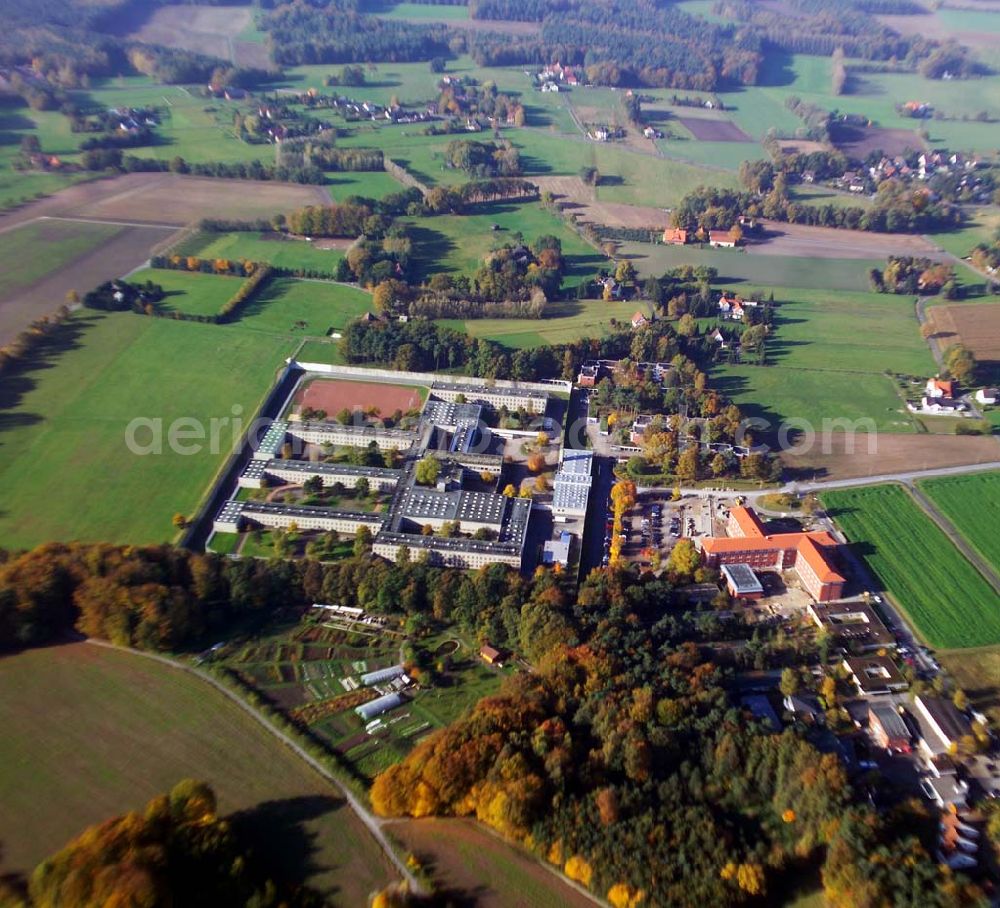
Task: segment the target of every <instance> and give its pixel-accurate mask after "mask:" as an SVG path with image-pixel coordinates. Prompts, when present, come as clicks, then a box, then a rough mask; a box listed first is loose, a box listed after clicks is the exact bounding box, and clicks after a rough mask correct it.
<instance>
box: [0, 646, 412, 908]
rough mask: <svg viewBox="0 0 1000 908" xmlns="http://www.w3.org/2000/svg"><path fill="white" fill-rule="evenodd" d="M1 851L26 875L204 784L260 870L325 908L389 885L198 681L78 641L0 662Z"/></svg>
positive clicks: (364, 840)
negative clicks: (239, 830)
mask: <svg viewBox="0 0 1000 908" xmlns="http://www.w3.org/2000/svg"><path fill="white" fill-rule="evenodd" d="M0 687H2V689H3V691H4V696H3V698H0V723H2V724H3V729H4V733H3V735H0V764H2V765H3V767H4V772H3V773H2V774H0V801H2V802H3V805H4V809H3V810H2V811H0V840H2V841H3V846H4V869H5V871H22V872H30V870H31V869H32V868H33V867H34V865H35V864H36V863H38V862H39V861H40V860H41V859H42V858H44V857H46V856H47V855H49V854H51V853H52V852H54V851H56V850H57V849H59V848H60V847H62V846H63V845H64V844H65V843H66V842H67V841H68V840H69V839H70V838H71V837H72V836H74V835H76V834H77V833H79V832H80V831H81V830H82V829H83V828H84V827H85V826H87V825H90V824H93V823H97V822H100V821H101V820H104V819H106V818H108V817H110V816H113V815H115V814H120V813H124V812H126V811H128V810H135V809H139V808H141V807H142V806H143V805H144V804H145V803H146V801H147V800H149V799H150V798H151V797H153V796H154V795H157V794H160V793H162V792H164V791H166V790H168V789H169V788H170V787H171V786H172V785H174V784H175V783H176V782H177V781H179V780H180V779H182V778H185V777H194V778H198V779H203V780H205V781H206V782H208V783H209V784H211V785H212V786H213V787H214V789H215V791H216V794H217V795H218V798H219V808H220V811H221V812H223V813H225V814H230V815H232V816H233V819H234V822H237V823H238V824H239V825H240V826H241V827H244V828H245V829H246V830H247V832H248V834H249V835H250V836H251V837H252V840H253V841H254V844H255V851H256V854H257V856H258V859H259V860H261V861H264V862H266V863H267V865H268V867H269V869H271V868H274V869H275V870H276V871H278V872H284V873H286V874H288V875H289V876H291V877H294V878H301V877H303V876H304V877H306V878H307V879H308V882H309V883H310V884H312V885H314V886H317V887H319V888H321V889H322V890H324V891H325V892H326V893H327V894H328V896H329V897H330V898H331V900H332V902H333V904H336V905H343V906H356V905H361V904H365V901H366V899H367V897H368V894H369V893H370V891H371V890H372V889H375V888H377V887H379V886H381V885H384V884H385V883H386V882H388V881H389V880H391V879H392V878H393V873H392V870H391V868H390V866H389V864H388V861H387V860H386V859H385V857H384V856H383V854H382V852H381V850H380V849H379V847H378V846H377V844H376V843H375V842H374V840H373V839H372V838H371V837H370V835H369V834H368V832H367V830H366V829H365V828H364V826H363V825H362V824H361V822H360V820H358V818H357V817H356V816H355V815H354V814H353V813H352V812H351V811H350V809H349V808H348V807H347V806H346V805H345V803H344V802H343V800H342V799H341V798H340V797H339V795H338V793H337V791H336V790H335V789H334V788H333V787H332V786H330V785H329V784H328V783H327V782H325V781H324V780H323V779H322V778H321V777H320V776H318V775H317V774H316V773H315V772H314V771H313V770H312V769H310V768H309V767H308V766H307V765H306V764H305V763H303V762H302V761H301V760H300V759H299V758H298V757H296V756H295V755H294V754H292V753H291V751H289V750H288V749H287V748H285V747H284V746H283V745H282V744H281V743H280V742H278V740H277V739H275V738H273V737H272V736H271V735H270V734H269V733H268V732H267V731H266V730H265V729H264V728H263V727H262V726H260V725H259V724H258V723H257V722H255V721H254V720H253V719H252V718H251V717H250V716H248V715H247V714H245V713H244V712H242V711H241V710H240V709H239V708H238V707H237V706H236V705H235V704H234V703H232V702H231V701H230V700H228V699H226V698H225V697H224V696H223V695H222V694H221V693H219V692H218V691H216V690H214V689H213V688H211V687H209V686H208V685H207V684H205V682H203V681H200V680H199V679H197V678H195V677H193V676H190V675H188V674H185V673H183V672H181V671H179V670H177V669H174V668H171V667H169V666H166V665H162V664H160V663H158V662H155V661H153V660H151V659H147V658H144V657H141V656H136V655H132V654H130V653H124V652H119V651H113V650H108V649H104V648H99V647H96V646H92V645H89V644H86V643H75V644H71V645H66V646H54V647H47V648H44V649H36V650H29V651H27V652H23V653H18V654H16V655H12V656H6V657H5V658H3V659H2V660H0Z"/></svg>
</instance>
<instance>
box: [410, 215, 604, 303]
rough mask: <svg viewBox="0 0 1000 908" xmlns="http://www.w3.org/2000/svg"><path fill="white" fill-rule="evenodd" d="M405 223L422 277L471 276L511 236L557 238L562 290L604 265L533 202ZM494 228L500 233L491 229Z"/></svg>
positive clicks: (600, 257)
mask: <svg viewBox="0 0 1000 908" xmlns="http://www.w3.org/2000/svg"><path fill="white" fill-rule="evenodd" d="M406 223H408V224H409V225H410V227H411V235H412V237H413V240H414V250H413V258H414V261H415V262H416V265H417V269H418V272H419V275H420V277H421V278H423V277H426V276H428V275H431V274H435V273H437V272H441V271H443V272H447V273H453V274H466V275H471V274H472V273H473V272H474V271H475V270H476V269H477V268H479V266H480V265H481V264H482V260H483V257H484V256H485V255H486V254H487V253H488V252H490V250H491V249H493V248H495V247H496V246H499V245H503V244H504V243H509V242H511V235H512V234H513V233H515V232H518V231H520V232H521V233H522V234H523V235H524V239H525V242H527V243H529V244H530V243H532V242H534V241H535V240H536V239H537V238H538V237H540V236H544V235H546V234H552V235H553V236H556V237H558V238H559V240H560V241H561V242H562V250H563V256H564V257H565V259H566V263H567V271H566V275H565V277H564V278H563V283H564V284H565V285H566V286H571V287H574V286H576V285H577V284H579V283H580V282H581V281H582V280H584V279H590V278H592V277H593V276H594V273H595V272H596V271H597V269H598V268H601V267H603V266H606V265H607V264H608V260H607V259H606V258H605V257H604V256H603V255H602V254H601V253H600V252H598V251H597V250H596V249H594V248H593V247H592V246H590V245H589V244H588V243H586V242H584V241H583V240H582V239H581V238H580V236H579V235H578V234H577V233H576V232H575V231H574V230H572V229H571V228H570V227H568V226H567V224H566V222H565V221H564V220H563V219H562V218H560V217H559V216H558V215H555V214H552V213H551V212H549V211H547V210H546V209H545V208H543V207H542V206H541V204H538V203H531V204H518V203H495V204H489V205H478V206H476V207H475V209H474V211H473V213H471V214H465V215H460V216H446V217H426V218H407V220H406ZM494 224H497V225H499V227H500V228H501V229H500V230H493V229H492V227H493V225H494Z"/></svg>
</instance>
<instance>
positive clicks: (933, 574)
mask: <svg viewBox="0 0 1000 908" xmlns="http://www.w3.org/2000/svg"><path fill="white" fill-rule="evenodd" d="M821 498H822V500H823V505H824V507H826V508H827V510H828V511H829V512H830V515H831V516H832V517H833V518H834V520H836V522H837V524H838V525H839V526H840V528H841V529H842V530H843V531H844V533H845V534H846V536H847V538H848V539H849V540H850V542H851V543H852V545H853V546H854V550H855V552H856V553H857V554H858V555H860V556H862V557H863V558H864V559H865V561H866V562H867V563H868V566H869V567H870V568H871V570H872V572H873V573H874V574H875V575H876V577H877V578H878V580H879V581H880V582H881V584H882V586H883V588H884V589H885V590H886V591H887V592H888V593H890V594H891V595H892V598H893V601H894V602H896V603H897V604H898V605H899V607H900V608H901V609H902V610H903V611H904V612H905V613H906V615H907V616H908V618H909V619H910V620H911V622H912V623H913V624H914V626H915V628H916V630H917V632H918V633H919V634H920V636H921V637H922V638H923V639H924V640H926V641H927V642H928V643H929V644H930V645H931V646H934V647H942V648H945V649H958V648H964V647H976V646H989V645H993V644H996V643H1000V613H998V612H997V609H996V601H997V597H996V592H995V591H994V590H993V588H992V587H991V586H990V585H989V584H988V583H987V582H986V580H985V579H984V578H983V576H982V575H981V574H980V573H979V572H978V571H977V570H976V569H975V568H974V567H973V566H972V565H971V564H970V563H969V562H968V561H966V560H965V558H964V557H962V555H961V553H960V552H959V551H958V549H956V548H955V546H954V545H952V543H951V542H950V541H949V540H948V538H947V536H945V535H944V533H943V532H941V530H940V529H938V527H937V526H936V524H934V523H933V522H932V521H931V519H930V517H928V516H927V515H926V514H925V513H924V512H923V511H922V510H921V509H920V507H919V506H918V505H917V504H916V503H915V502H914V501H913V499H912V498H910V496H909V495H907V493H906V492H905V491H904V490H903V489H902V488H900V487H899V486H894V485H878V486H867V487H865V488H859V489H845V490H841V491H832V492H824V493H823V494H822V495H821Z"/></svg>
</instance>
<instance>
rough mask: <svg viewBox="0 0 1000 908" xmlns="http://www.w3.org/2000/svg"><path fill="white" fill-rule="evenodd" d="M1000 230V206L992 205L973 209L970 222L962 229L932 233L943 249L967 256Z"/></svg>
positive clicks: (962, 256)
mask: <svg viewBox="0 0 1000 908" xmlns="http://www.w3.org/2000/svg"><path fill="white" fill-rule="evenodd" d="M998 230H1000V208H997V207H996V206H995V205H991V206H990V207H988V208H976V209H973V212H972V216H971V219H970V221H969V223H968V224H967V225H966V226H965V227H963V228H962V229H961V230H952V231H950V232H948V233H932V234H931V239H932V240H933V241H934V242H935V243H937V244H938V245H939V246H940V247H941V248H942V249H944V250H946V251H947V252H950V253H951V254H952V255H957V256H958V257H959V258H965V257H966V256H967V255H969V254H970V253H971V252H972V250H973V249H974V248H975V247H976V246H978V245H979V244H980V243H988V242H990V241H991V240H992V239H993V238H994V237H995V236H996V233H997V231H998Z"/></svg>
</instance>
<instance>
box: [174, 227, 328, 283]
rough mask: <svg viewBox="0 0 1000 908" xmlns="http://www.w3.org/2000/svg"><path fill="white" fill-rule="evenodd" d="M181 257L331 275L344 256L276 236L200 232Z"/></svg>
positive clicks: (187, 243) (187, 242)
mask: <svg viewBox="0 0 1000 908" xmlns="http://www.w3.org/2000/svg"><path fill="white" fill-rule="evenodd" d="M175 252H176V253H177V254H178V255H196V256H199V257H200V258H206V259H217V258H222V259H230V260H232V259H240V260H249V261H251V262H267V263H268V264H271V265H274V266H275V267H277V268H288V269H289V270H297V269H303V270H307V271H313V272H318V273H323V274H330V275H332V274H333V273H334V271H335V269H336V267H337V262H339V261H340V260H341V259H342V258H343V257H344V253H343V251H342V250H340V249H320V248H318V247H316V246H315V245H313V244H312V243H307V242H305V241H304V240H294V239H288V238H286V237H285V236H284V234H274V233H253V232H246V233H208V232H202V231H199V232H198V233H195V234H193V235H192V236H190V237H188V238H187V239H186V240H185V241H183V242H182V243H181V244H180V245H179V246H178V247H177V249H176V250H175Z"/></svg>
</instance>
